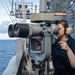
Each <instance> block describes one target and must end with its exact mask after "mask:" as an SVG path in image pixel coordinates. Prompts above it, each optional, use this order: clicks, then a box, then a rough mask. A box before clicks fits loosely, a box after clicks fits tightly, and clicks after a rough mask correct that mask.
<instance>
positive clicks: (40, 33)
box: [8, 23, 58, 64]
mask: <svg viewBox="0 0 75 75" xmlns="http://www.w3.org/2000/svg"><path fill="white" fill-rule="evenodd" d="M57 32H58V26H57V25H55V24H52V25H51V26H50V27H48V26H46V25H42V26H41V25H31V24H19V23H16V24H15V25H10V26H9V28H8V34H9V36H10V37H19V38H20V37H21V38H28V39H29V44H28V45H29V47H28V51H29V54H30V57H31V58H32V59H33V60H34V61H35V64H40V63H41V62H43V61H46V60H47V59H49V57H50V55H51V46H52V35H54V33H57Z"/></svg>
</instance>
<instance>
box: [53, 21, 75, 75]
mask: <svg viewBox="0 0 75 75" xmlns="http://www.w3.org/2000/svg"><path fill="white" fill-rule="evenodd" d="M57 25H58V27H59V30H58V34H57V36H58V39H57V40H56V41H55V43H54V44H53V45H52V61H53V66H54V69H55V72H54V74H53V75H75V40H74V39H73V38H72V37H71V36H70V34H71V33H72V32H73V30H72V29H70V28H69V26H68V23H67V21H65V20H60V21H59V22H58V24H57Z"/></svg>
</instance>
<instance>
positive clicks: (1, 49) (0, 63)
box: [0, 40, 16, 75]
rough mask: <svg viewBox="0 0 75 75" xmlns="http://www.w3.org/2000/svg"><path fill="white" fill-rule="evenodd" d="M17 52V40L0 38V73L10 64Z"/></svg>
mask: <svg viewBox="0 0 75 75" xmlns="http://www.w3.org/2000/svg"><path fill="white" fill-rule="evenodd" d="M15 54H16V43H15V40H0V75H2V73H3V71H4V70H5V69H6V67H7V66H8V63H9V61H10V59H11V58H12V57H13V56H14V55H15Z"/></svg>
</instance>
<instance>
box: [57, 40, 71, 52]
mask: <svg viewBox="0 0 75 75" xmlns="http://www.w3.org/2000/svg"><path fill="white" fill-rule="evenodd" d="M58 43H59V44H60V46H61V48H62V49H64V50H66V51H69V49H70V47H69V46H68V44H67V43H66V42H64V41H59V42H58Z"/></svg>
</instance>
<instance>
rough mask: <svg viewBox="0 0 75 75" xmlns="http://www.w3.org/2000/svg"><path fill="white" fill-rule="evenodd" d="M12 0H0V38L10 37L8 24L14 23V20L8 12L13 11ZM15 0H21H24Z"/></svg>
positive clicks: (26, 0) (34, 1) (19, 0)
mask: <svg viewBox="0 0 75 75" xmlns="http://www.w3.org/2000/svg"><path fill="white" fill-rule="evenodd" d="M11 1H12V0H0V39H10V37H9V36H8V26H9V25H10V24H12V21H11V20H10V17H9V15H8V14H10V13H9V11H11ZM14 1H17V2H21V1H22V0H14ZM25 2H33V4H34V5H35V4H39V0H25ZM2 3H3V4H2ZM14 5H15V4H14ZM4 6H5V8H4ZM14 7H15V6H14ZM5 9H6V10H7V12H8V13H7V12H6V10H5Z"/></svg>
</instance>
